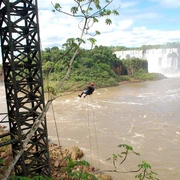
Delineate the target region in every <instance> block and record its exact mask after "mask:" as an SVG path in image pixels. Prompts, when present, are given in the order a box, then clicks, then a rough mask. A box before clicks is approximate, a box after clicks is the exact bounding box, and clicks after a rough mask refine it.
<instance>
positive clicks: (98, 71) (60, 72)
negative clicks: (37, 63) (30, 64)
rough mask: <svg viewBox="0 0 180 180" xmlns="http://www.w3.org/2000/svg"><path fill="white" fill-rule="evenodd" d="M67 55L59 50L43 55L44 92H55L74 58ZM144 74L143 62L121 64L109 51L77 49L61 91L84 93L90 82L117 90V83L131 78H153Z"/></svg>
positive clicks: (135, 60) (44, 52)
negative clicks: (114, 87)
mask: <svg viewBox="0 0 180 180" xmlns="http://www.w3.org/2000/svg"><path fill="white" fill-rule="evenodd" d="M67 51H68V50H62V49H59V48H58V47H52V48H46V49H45V50H44V51H42V70H43V77H44V84H45V87H46V88H47V87H49V88H51V89H55V88H56V87H57V86H58V84H60V82H61V80H62V79H63V78H64V76H65V73H66V71H67V68H68V66H69V61H70V59H71V57H72V55H73V52H70V53H68V54H66V53H67ZM144 73H145V74H146V76H145V75H144ZM147 73H148V63H147V61H146V60H142V59H138V58H135V59H129V60H120V59H119V58H117V57H116V55H115V54H113V49H112V48H111V47H105V46H96V47H95V48H94V49H92V50H85V49H80V50H79V54H78V55H77V56H76V58H75V61H74V63H73V66H72V71H71V74H70V77H69V78H68V79H67V80H66V81H65V84H64V86H63V89H62V90H63V91H67V90H71V91H72V90H79V89H83V88H84V87H85V86H86V85H88V83H90V82H91V81H93V82H94V83H95V85H96V87H98V88H100V87H108V86H116V85H118V84H119V82H121V81H124V80H131V79H132V78H135V79H141V78H144V77H146V78H147V79H154V78H155V77H154V76H153V77H152V75H150V74H149V76H147ZM150 76H151V77H150ZM143 80H144V79H143ZM46 88H45V89H46Z"/></svg>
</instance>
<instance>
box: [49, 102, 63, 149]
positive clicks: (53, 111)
mask: <svg viewBox="0 0 180 180" xmlns="http://www.w3.org/2000/svg"><path fill="white" fill-rule="evenodd" d="M51 106H52V112H53V118H54V123H55V128H56V134H57V138H58V145H59V147H60V146H61V144H60V138H59V133H58V128H57V121H56V117H55V113H54V106H53V103H52V104H51Z"/></svg>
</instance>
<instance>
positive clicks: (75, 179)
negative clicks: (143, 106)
mask: <svg viewBox="0 0 180 180" xmlns="http://www.w3.org/2000/svg"><path fill="white" fill-rule="evenodd" d="M117 147H118V148H120V149H121V151H120V153H118V154H114V153H113V154H112V158H108V159H107V161H109V160H112V164H113V166H114V168H115V169H114V170H97V169H96V168H95V167H92V166H90V163H89V162H87V161H85V160H74V159H72V158H71V157H70V156H65V157H64V158H63V159H62V161H63V164H65V166H62V167H60V169H59V172H58V174H59V176H58V177H59V179H61V180H66V179H68V180H89V179H91V180H107V179H109V178H110V175H107V176H103V175H104V172H106V173H120V174H122V173H134V177H135V178H137V179H138V180H145V179H149V180H159V179H158V178H157V173H156V172H154V171H152V168H151V165H150V164H148V163H147V162H146V161H142V162H141V163H140V164H138V165H137V168H138V169H137V170H130V171H120V170H119V167H120V166H122V165H123V163H124V162H125V161H127V159H128V156H129V155H130V154H134V155H137V156H140V154H139V153H137V152H135V151H134V150H133V147H132V146H129V145H127V144H120V145H118V146H117ZM121 169H122V168H121ZM123 169H124V168H123ZM101 175H102V176H101ZM127 176H128V175H127ZM119 177H121V176H119ZM55 179H56V178H55ZM8 180H51V178H46V177H42V176H35V177H32V178H27V177H22V176H11V177H10V178H9V179H8Z"/></svg>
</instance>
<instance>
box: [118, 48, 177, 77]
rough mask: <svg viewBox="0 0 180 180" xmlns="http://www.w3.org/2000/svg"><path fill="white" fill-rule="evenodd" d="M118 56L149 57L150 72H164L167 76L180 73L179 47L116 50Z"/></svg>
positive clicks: (126, 57) (122, 57) (124, 57)
mask: <svg viewBox="0 0 180 180" xmlns="http://www.w3.org/2000/svg"><path fill="white" fill-rule="evenodd" d="M115 54H116V55H117V57H118V58H120V59H128V58H134V57H135V58H140V59H147V61H148V71H149V72H150V73H153V72H154V73H162V74H164V75H166V76H176V75H180V51H179V49H178V48H169V49H149V50H144V51H143V50H129V51H117V52H115Z"/></svg>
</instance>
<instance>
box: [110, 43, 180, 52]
mask: <svg viewBox="0 0 180 180" xmlns="http://www.w3.org/2000/svg"><path fill="white" fill-rule="evenodd" d="M111 48H112V50H113V51H114V52H115V51H125V50H148V49H160V48H162V49H163V48H180V42H171V43H166V44H156V45H142V46H141V47H136V48H131V47H125V46H112V47H111Z"/></svg>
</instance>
